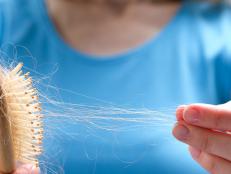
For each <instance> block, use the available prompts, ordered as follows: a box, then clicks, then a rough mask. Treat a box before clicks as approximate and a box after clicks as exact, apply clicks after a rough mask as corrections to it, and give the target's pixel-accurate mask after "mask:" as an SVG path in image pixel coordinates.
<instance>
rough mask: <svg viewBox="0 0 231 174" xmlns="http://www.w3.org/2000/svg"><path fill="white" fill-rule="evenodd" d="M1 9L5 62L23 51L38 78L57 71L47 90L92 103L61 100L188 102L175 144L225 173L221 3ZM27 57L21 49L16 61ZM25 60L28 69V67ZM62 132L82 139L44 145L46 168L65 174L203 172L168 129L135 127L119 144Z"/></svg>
mask: <svg viewBox="0 0 231 174" xmlns="http://www.w3.org/2000/svg"><path fill="white" fill-rule="evenodd" d="M1 3H2V4H1V6H0V9H1V10H0V12H1V13H0V14H1V17H0V30H1V32H0V33H1V36H0V42H1V45H2V48H3V50H4V52H6V53H7V54H8V55H9V56H11V55H10V53H11V51H10V50H9V49H5V48H6V46H5V45H7V44H9V43H12V44H13V45H20V46H24V47H26V48H27V49H28V50H29V51H30V52H31V54H32V55H33V56H34V57H36V58H37V64H38V65H37V67H38V69H39V70H38V71H39V72H41V73H44V74H47V73H49V72H52V70H50V69H51V68H53V67H54V65H56V64H57V65H58V71H57V72H56V73H55V75H54V76H53V77H52V81H51V82H49V83H51V84H54V85H55V86H58V87H60V88H63V89H68V90H71V91H76V92H78V93H80V94H83V95H85V96H90V97H91V99H89V98H86V97H82V96H83V95H78V96H73V95H72V94H70V93H64V92H61V96H62V97H63V98H64V101H67V102H72V103H79V104H86V105H92V104H93V105H94V104H100V105H105V102H101V101H109V102H112V103H114V104H116V105H120V106H129V107H133V108H141V107H145V108H151V109H152V108H161V107H172V106H176V105H180V104H188V105H187V106H185V105H184V106H181V107H179V108H178V110H177V118H178V121H179V123H178V124H177V125H176V127H175V128H174V130H173V134H174V136H176V138H178V139H179V140H180V141H183V142H185V143H187V144H189V145H190V152H191V154H192V156H193V158H194V159H195V160H196V161H197V162H198V163H199V164H200V165H201V166H202V167H204V168H205V169H206V170H208V172H210V173H219V174H226V173H230V171H231V163H230V160H231V159H230V158H229V156H230V155H229V151H230V150H229V146H230V144H231V142H230V140H231V138H230V136H229V134H228V133H227V131H228V130H230V128H231V126H230V125H231V124H230V122H231V121H230V120H231V110H230V109H229V106H228V104H225V105H217V104H221V103H225V102H227V101H228V100H230V91H231V85H230V83H231V80H230V78H229V74H230V71H231V67H230V66H231V62H230V61H231V37H230V36H231V32H230V31H231V21H230V17H231V11H230V9H229V8H228V7H227V5H224V4H222V3H215V4H213V3H209V2H201V3H192V2H187V1H184V2H181V1H174V2H173V1H158V2H155V1H154V2H151V1H149V0H143V1H136V0H130V1H128V0H127V1H118V0H102V1H97V0H89V1H80V0H59V1H56V0H46V1H45V0H17V1H16V0H7V1H6V0H5V1H4V0H3V2H1ZM23 55H25V54H24V53H23V52H22V51H21V50H20V49H19V50H17V57H22V56H23ZM23 61H24V62H25V64H26V66H27V67H33V65H32V63H33V62H32V63H31V62H30V60H27V59H25V58H24V59H23ZM92 98H97V99H99V100H93V99H92ZM190 103H210V104H214V105H199V104H198V105H190ZM107 104H108V103H107ZM216 105H217V106H216ZM63 129H64V130H63V131H64V132H66V131H68V132H75V133H78V137H77V138H76V139H70V138H68V137H66V136H65V134H62V132H59V135H60V137H59V139H56V141H55V143H53V144H51V143H50V142H49V141H46V142H45V145H44V146H45V149H46V151H47V152H48V153H49V154H48V156H49V160H50V161H52V163H53V162H54V160H57V161H59V162H58V164H63V165H62V166H63V167H62V168H63V170H64V171H65V173H81V174H84V173H100V174H103V173H133V174H135V173H146V174H148V173H164V174H167V173H171V174H173V173H187V174H193V173H197V174H203V173H206V172H205V170H203V169H202V168H200V167H199V166H197V165H196V164H195V163H193V161H192V160H191V158H190V157H189V155H188V153H187V151H186V149H185V146H184V145H182V144H180V143H178V142H176V141H174V140H173V139H171V137H169V134H168V131H166V133H165V132H163V131H162V130H159V129H155V128H153V129H151V131H150V128H137V130H134V131H133V132H127V133H126V132H125V133H121V134H119V136H118V137H115V136H113V134H110V133H108V132H105V131H101V130H94V131H93V132H92V131H89V130H87V131H86V129H85V128H84V127H81V126H76V125H65V127H64V128H63ZM214 130H219V132H218V131H214ZM166 138H167V139H169V138H170V141H169V140H166ZM155 143H157V145H156V146H153V144H155ZM62 160H64V161H62ZM47 161H48V160H47ZM60 161H61V162H60ZM47 165H49V164H48V163H47ZM51 169H52V170H57V169H53V168H52V166H51ZM19 170H21V169H20V168H19Z"/></svg>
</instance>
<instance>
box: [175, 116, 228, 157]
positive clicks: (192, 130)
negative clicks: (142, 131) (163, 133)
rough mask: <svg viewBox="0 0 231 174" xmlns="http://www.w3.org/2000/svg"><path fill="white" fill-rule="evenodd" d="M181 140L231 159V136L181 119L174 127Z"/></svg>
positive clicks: (177, 136) (176, 135)
mask: <svg viewBox="0 0 231 174" xmlns="http://www.w3.org/2000/svg"><path fill="white" fill-rule="evenodd" d="M173 135H174V136H175V137H176V138H177V139H178V140H180V141H182V142H184V143H186V144H189V145H191V146H193V147H195V148H197V149H200V150H202V151H205V152H207V153H210V154H213V155H216V156H219V157H221V158H224V159H226V160H230V161H231V136H230V135H227V134H223V133H219V132H215V131H212V130H208V129H204V128H200V127H196V126H192V125H189V124H187V123H185V122H183V121H180V122H179V123H178V124H177V125H176V126H175V128H174V129H173Z"/></svg>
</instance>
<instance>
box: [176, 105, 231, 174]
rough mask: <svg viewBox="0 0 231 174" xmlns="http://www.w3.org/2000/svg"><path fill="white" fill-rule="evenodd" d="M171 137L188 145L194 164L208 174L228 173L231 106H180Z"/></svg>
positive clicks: (230, 157) (230, 150)
mask: <svg viewBox="0 0 231 174" xmlns="http://www.w3.org/2000/svg"><path fill="white" fill-rule="evenodd" d="M176 116H177V120H178V123H177V124H176V126H175V127H174V129H173V135H174V136H175V137H176V138H177V139H178V140H180V141H182V142H184V143H186V144H188V145H189V146H190V147H189V151H190V153H191V155H192V157H193V159H194V160H196V161H197V162H198V163H199V164H200V165H201V166H202V167H204V168H205V169H206V170H207V171H209V172H210V173H212V174H230V173H231V133H230V131H231V102H229V103H226V104H223V105H217V106H214V105H205V104H192V105H188V106H180V107H179V108H178V109H177V112H176Z"/></svg>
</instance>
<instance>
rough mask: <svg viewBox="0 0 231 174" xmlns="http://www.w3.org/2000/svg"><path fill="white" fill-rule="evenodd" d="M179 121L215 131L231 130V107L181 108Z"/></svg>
mask: <svg viewBox="0 0 231 174" xmlns="http://www.w3.org/2000/svg"><path fill="white" fill-rule="evenodd" d="M176 117H177V120H184V121H185V122H187V123H189V124H192V125H196V126H200V127H204V128H208V129H214V130H222V131H230V130H231V105H230V103H226V104H224V105H218V106H214V105H206V104H193V105H189V106H181V107H179V108H178V109H177V112H176Z"/></svg>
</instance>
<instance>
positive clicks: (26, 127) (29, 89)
mask: <svg viewBox="0 0 231 174" xmlns="http://www.w3.org/2000/svg"><path fill="white" fill-rule="evenodd" d="M22 66H23V64H22V63H19V64H18V65H17V66H16V67H15V68H14V69H12V70H10V71H8V72H5V73H4V74H3V75H2V77H1V78H2V84H1V88H2V91H3V95H4V97H5V101H6V106H7V112H6V114H5V115H6V117H7V119H8V120H9V123H10V130H11V137H12V141H13V149H14V157H15V160H16V161H19V162H22V163H31V164H33V165H35V166H37V167H38V165H39V163H38V156H39V155H40V154H41V152H42V145H41V144H42V139H43V127H42V125H43V124H42V120H41V118H42V116H41V106H40V103H39V102H38V95H37V90H36V89H35V88H34V87H33V85H32V79H31V78H30V77H29V73H26V74H23V73H22V71H21V69H22Z"/></svg>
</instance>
